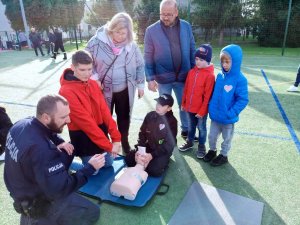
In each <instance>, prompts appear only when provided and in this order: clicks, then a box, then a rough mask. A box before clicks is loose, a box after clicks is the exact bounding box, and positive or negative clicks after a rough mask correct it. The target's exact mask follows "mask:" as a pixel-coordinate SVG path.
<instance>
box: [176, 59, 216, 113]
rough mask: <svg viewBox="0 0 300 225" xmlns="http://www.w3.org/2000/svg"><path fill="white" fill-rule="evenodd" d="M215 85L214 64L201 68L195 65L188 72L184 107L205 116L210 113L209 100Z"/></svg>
mask: <svg viewBox="0 0 300 225" xmlns="http://www.w3.org/2000/svg"><path fill="white" fill-rule="evenodd" d="M214 85H215V76H214V66H213V64H211V65H209V66H208V67H206V68H201V69H199V68H198V67H197V66H195V67H194V68H193V69H191V70H190V71H189V73H188V76H187V79H186V81H185V86H184V91H183V96H182V103H181V104H182V107H183V109H184V110H185V111H186V112H191V113H196V114H199V115H200V116H205V115H207V113H208V102H209V100H210V97H211V95H212V91H213V89H214Z"/></svg>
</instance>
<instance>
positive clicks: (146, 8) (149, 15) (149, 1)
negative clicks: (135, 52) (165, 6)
mask: <svg viewBox="0 0 300 225" xmlns="http://www.w3.org/2000/svg"><path fill="white" fill-rule="evenodd" d="M160 2H161V1H160V0H141V1H140V2H139V4H138V5H137V6H136V7H135V8H134V14H135V19H136V20H137V35H138V42H139V43H143V42H144V36H145V30H146V28H147V27H148V26H149V25H150V24H152V23H154V22H156V21H157V20H159V4H160Z"/></svg>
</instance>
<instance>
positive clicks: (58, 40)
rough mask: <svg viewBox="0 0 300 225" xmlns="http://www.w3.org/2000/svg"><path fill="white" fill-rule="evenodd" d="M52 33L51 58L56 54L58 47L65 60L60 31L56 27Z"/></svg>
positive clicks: (65, 54)
mask: <svg viewBox="0 0 300 225" xmlns="http://www.w3.org/2000/svg"><path fill="white" fill-rule="evenodd" d="M54 35H55V42H54V54H53V56H51V58H53V59H56V55H57V54H58V49H60V50H61V51H62V52H63V53H64V58H63V59H64V60H66V59H67V53H66V51H65V47H64V43H63V39H62V32H61V31H60V30H59V29H58V28H55V30H54Z"/></svg>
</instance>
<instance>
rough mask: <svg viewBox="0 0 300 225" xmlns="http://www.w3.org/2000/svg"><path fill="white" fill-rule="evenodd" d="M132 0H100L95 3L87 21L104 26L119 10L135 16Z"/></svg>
mask: <svg viewBox="0 0 300 225" xmlns="http://www.w3.org/2000/svg"><path fill="white" fill-rule="evenodd" d="M134 4H135V1H132V0H123V1H119V0H98V1H96V2H95V3H94V4H93V7H92V12H91V13H89V14H88V16H87V18H86V19H85V21H86V23H88V24H91V25H93V26H96V27H98V26H102V25H104V24H106V23H107V21H109V20H110V19H111V18H112V17H113V16H114V15H115V14H117V13H118V12H127V13H128V14H129V15H130V16H133V8H134V7H133V5H134Z"/></svg>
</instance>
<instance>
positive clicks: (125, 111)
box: [86, 13, 145, 154]
mask: <svg viewBox="0 0 300 225" xmlns="http://www.w3.org/2000/svg"><path fill="white" fill-rule="evenodd" d="M133 38H134V33H133V23H132V19H131V17H130V16H129V15H128V14H127V13H117V14H116V15H114V16H113V18H112V19H111V21H109V22H108V23H107V24H106V25H104V26H103V27H101V28H100V29H99V30H98V31H97V33H96V35H95V36H93V37H92V38H91V40H89V42H88V44H87V47H86V49H87V50H88V51H89V52H90V53H91V54H92V57H93V59H94V64H93V73H94V74H93V76H92V79H94V80H97V82H98V84H99V86H100V88H101V89H102V92H103V94H104V96H105V100H106V103H107V105H108V107H109V109H110V111H111V113H112V114H113V112H114V111H115V113H116V115H117V124H118V129H119V131H120V133H121V136H122V139H121V143H122V148H123V152H124V153H125V154H126V153H128V152H129V151H130V150H131V146H130V144H129V141H128V135H129V127H130V117H131V114H132V109H133V103H134V98H135V95H136V92H137V93H138V97H139V98H141V97H143V96H144V85H145V75H144V60H143V56H142V54H141V51H140V49H139V47H138V45H137V44H136V43H135V42H134V39H133Z"/></svg>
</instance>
